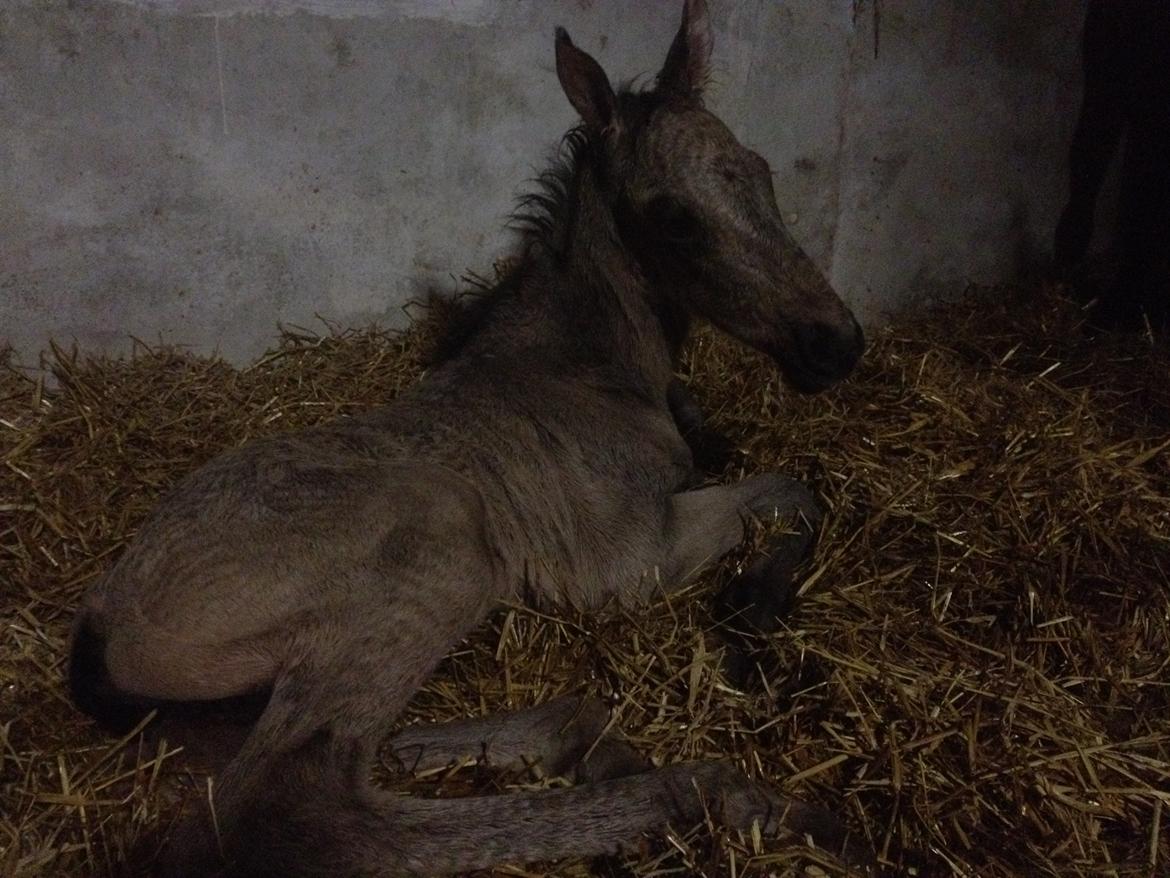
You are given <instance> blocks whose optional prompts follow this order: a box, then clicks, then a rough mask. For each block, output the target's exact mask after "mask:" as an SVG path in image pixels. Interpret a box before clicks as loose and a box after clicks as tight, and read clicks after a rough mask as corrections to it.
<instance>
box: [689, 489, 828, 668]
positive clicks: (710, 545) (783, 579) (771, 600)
mask: <svg viewBox="0 0 1170 878" xmlns="http://www.w3.org/2000/svg"><path fill="white" fill-rule="evenodd" d="M822 516H823V512H822V510H821V507H820V504H819V503H818V502H817V501H816V499H815V498H814V497H813V496H812V494H811V493H810V492H809V491H808V489H807V488H805V487H804V486H803V485H801V484H800V483H799V482H796V481H794V480H792V479H787V478H784V477H783V476H779V475H775V474H771V473H767V474H763V475H759V476H755V477H753V478H749V479H746V480H744V481H742V482H740V483H738V484H735V485H730V486H717V487H712V488H704V489H702V490H698V491H687V492H684V493H681V494H676V495H675V496H674V497H672V498H671V507H670V516H669V521H670V527H669V536H670V538H671V545H670V562H669V564H668V566H667V570H668V571H670V572H671V574H672V575H673V576H674V577H675V579H676V581H680V582H681V581H685V580H686V579H687V578H688V577H689V576H691V575H692V574H693V573H695V572H697V571H699V570H701V569H702V568H703V567H705V566H707V564H709V563H710V562H712V561H714V560H717V559H718V558H720V557H721V556H722V555H723V554H725V553H726V552H728V551H730V550H731V549H732V548H733V547H735V546H736V545H738V544H739V542H740V541H741V540H742V539H743V538H744V537H745V535H746V532H747V528H746V525H747V520H748V519H750V518H756V519H762V520H765V521H766V520H768V519H772V518H780V517H783V518H794V519H795V520H794V521H793V522H792V532H791V533H785V534H780V535H778V536H775V537H773V538H772V539H771V540H770V541H769V543H768V545H767V546H766V547H765V551H764V554H763V555H762V556H761V557H760V558H759V559H757V560H756V561H755V562H754V563H752V564H751V565H750V566H749V567H748V568H747V569H746V570H744V571H743V572H742V573H741V574H739V575H738V576H737V577H736V578H735V579H733V580H732V581H731V582H730V583H729V584H728V585H727V586H726V587H725V588H724V589H723V591H722V592H721V593H720V594H719V595H718V597H717V598H716V601H715V612H716V618H717V619H718V620H719V622H720V623H721V628H722V631H723V633H724V635H725V637H727V639H728V641H729V644H730V646H731V651H730V653H729V655H728V663H727V672H728V675H729V677H730V678H731V679H732V680H733V681H734V682H735V683H736V684H737V685H741V686H742V685H744V684H746V682H747V680H748V678H749V676H750V675H751V673H752V671H753V669H754V668H755V665H756V656H755V652H756V651H757V645H758V642H759V638H760V635H765V634H769V633H772V632H774V631H776V630H778V629H779V627H780V625H781V624H782V622H783V619H784V617H785V616H786V615H787V614H788V612H789V611H790V610H791V607H792V603H793V602H794V600H795V598H796V593H795V588H794V586H793V572H794V571H795V569H796V567H797V566H798V565H799V564H800V562H801V561H803V560H804V558H805V557H807V555H808V553H809V551H810V550H811V548H812V544H813V541H814V539H815V536H816V531H817V529H818V527H819V525H820V522H821V519H822Z"/></svg>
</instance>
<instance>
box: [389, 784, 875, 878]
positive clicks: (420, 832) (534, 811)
mask: <svg viewBox="0 0 1170 878" xmlns="http://www.w3.org/2000/svg"><path fill="white" fill-rule="evenodd" d="M384 807H386V810H385V811H384V812H383V813H384V814H385V815H386V817H387V818H388V820H387V823H388V825H390V826H393V827H395V837H396V840H397V841H398V842H399V843H400V844H401V845H402V850H403V855H404V856H403V859H404V861H405V864H406V865H407V867H408V869H411V870H412V871H411V874H415V872H414V871H413V870H415V869H417V870H418V871H419V872H425V873H427V874H439V873H449V872H456V871H463V870H468V869H480V868H487V867H490V866H493V865H499V864H502V863H508V862H533V861H538V860H555V859H561V858H564V857H589V856H597V855H602V854H609V853H615V852H618V851H621V850H623V849H629V848H632V847H633V846H634V845H635V844H636V843H637V841H638V839H639V837H640V836H641V835H642V834H644V833H658V832H661V831H662V830H663V829H665V828H667V827H668V826H672V825H673V826H675V827H677V828H679V829H689V828H691V827H692V826H694V825H696V824H697V823H699V822H700V821H701V820H703V819H704V817H705V816H706V815H707V814H710V815H711V816H712V817H714V818H715V819H716V820H717V821H719V822H721V823H722V824H724V825H725V826H729V827H731V828H735V829H740V830H749V829H750V828H751V827H752V824H753V823H757V824H758V825H759V827H760V829H761V831H762V832H763V833H766V834H774V833H776V832H778V831H779V830H781V829H787V830H789V831H791V832H795V833H798V834H801V835H808V836H811V837H812V839H813V840H814V841H815V842H816V843H817V844H818V845H820V846H821V847H823V848H825V849H827V850H830V851H832V852H833V853H836V854H840V855H842V856H843V857H844V858H845V859H846V860H847V861H850V862H852V863H854V864H855V865H859V866H862V865H864V864H866V863H867V862H868V861H869V859H870V858H871V855H870V854H869V853H868V852H867V851H866V849H865V848H864V846H862V845H860V844H857V843H856V842H854V841H853V840H852V839H850V838H849V835H848V832H847V831H846V830H845V829H844V828H843V825H842V823H841V822H840V821H839V820H838V819H836V818H835V817H834V816H833V815H832V814H830V813H829V812H827V811H825V810H824V809H821V808H818V807H815V806H810V805H806V804H804V803H802V802H798V801H795V800H792V799H789V798H787V797H785V796H782V795H780V794H779V793H777V792H775V791H774V790H772V789H770V788H769V787H767V786H765V785H763V784H759V783H756V782H754V781H751V780H749V779H748V778H747V777H746V776H745V775H743V774H742V773H740V772H739V771H738V770H736V769H735V768H733V767H732V766H730V765H728V764H726V763H721V762H695V763H684V764H681V765H672V766H670V767H668V768H663V769H659V770H656V771H650V772H647V773H645V774H638V775H634V776H632V777H623V778H618V779H615V780H608V781H602V782H598V783H592V784H585V785H583V786H578V787H573V788H572V789H568V790H546V791H540V792H535V793H513V794H508V795H498V796H483V797H473V798H465V799H453V800H436V799H405V800H401V799H400V800H396V801H395V802H394V803H393V804H389V805H387V806H384ZM436 827H452V829H451V830H450V831H447V832H444V833H441V834H440V833H436V831H435V829H436ZM416 864H418V865H416ZM423 864H425V866H424V867H423V868H420V866H423Z"/></svg>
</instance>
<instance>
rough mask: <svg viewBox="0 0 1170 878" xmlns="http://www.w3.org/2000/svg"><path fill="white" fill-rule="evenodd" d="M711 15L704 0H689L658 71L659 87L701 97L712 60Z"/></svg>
mask: <svg viewBox="0 0 1170 878" xmlns="http://www.w3.org/2000/svg"><path fill="white" fill-rule="evenodd" d="M711 44H712V39H711V19H710V17H709V16H708V15H707V4H706V3H705V2H704V0H686V2H685V3H684V4H683V16H682V24H681V25H680V26H679V29H678V33H677V34H676V35H675V37H674V42H673V43H671V44H670V51H669V52H668V53H667V55H666V63H665V64H663V65H662V70H661V72H660V73H659V74H658V87H659V88H660V89H662V90H663V91H669V92H673V93H674V94H676V95H678V96H679V97H683V98H687V99H694V98H698V97H699V93H700V92H702V90H703V86H704V85H706V83H707V74H708V72H709V69H710V63H711Z"/></svg>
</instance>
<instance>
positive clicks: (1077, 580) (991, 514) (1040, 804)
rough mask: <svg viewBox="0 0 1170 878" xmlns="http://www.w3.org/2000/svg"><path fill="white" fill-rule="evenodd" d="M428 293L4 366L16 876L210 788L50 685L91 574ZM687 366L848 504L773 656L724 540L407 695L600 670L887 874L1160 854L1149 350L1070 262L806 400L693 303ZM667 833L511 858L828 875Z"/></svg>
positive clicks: (376, 399)
mask: <svg viewBox="0 0 1170 878" xmlns="http://www.w3.org/2000/svg"><path fill="white" fill-rule="evenodd" d="M434 322H435V321H434V320H431V321H424V322H423V323H422V324H421V325H420V326H417V327H416V328H415V329H413V330H412V331H410V332H408V333H406V334H403V335H396V334H388V333H382V332H379V331H375V330H369V331H351V332H344V333H333V334H329V333H327V334H325V335H324V336H323V337H316V336H313V335H311V334H309V333H304V332H295V333H292V332H290V333H285V334H284V336H283V338H282V339H281V341H280V344H279V347H278V348H276V349H275V350H274V351H272V352H271V353H270V354H268V355H267V356H266V357H264V358H263V359H261V360H260V361H259V362H257V363H256V364H255V365H253V366H251V367H250V368H247V369H242V370H237V369H234V368H232V367H230V366H228V365H225V364H224V363H222V362H219V361H216V360H214V359H200V358H195V357H192V356H187V355H183V354H181V353H176V352H174V351H167V350H150V349H147V348H145V347H142V348H141V349H139V350H138V351H137V353H136V354H135V355H134V356H133V357H132V358H131V359H128V360H117V361H115V360H108V359H90V358H83V357H80V356H77V355H75V354H72V353H66V352H61V351H58V352H56V354H55V356H54V358H53V362H52V365H53V369H54V371H55V372H56V375H57V378H58V379H59V388H58V389H56V390H54V391H53V392H49V391H47V390H45V389H44V388H43V387H41V386H40V385H37V384H34V383H33V382H30V381H29V380H28V379H27V378H25V377H23V376H22V375H20V374H19V373H17V372H16V371H15V370H13V369H11V368H7V369H4V370H2V372H3V374H2V377H0V457H2V460H3V464H4V465H3V466H2V467H0V522H2V523H0V620H2V622H3V625H2V628H0V705H2V707H3V709H2V711H0V873H2V874H4V875H12V876H32V875H60V874H67V875H71V874H86V873H96V874H132V873H135V872H136V871H138V870H141V869H143V868H144V867H145V865H146V864H148V863H149V861H150V858H151V856H152V853H153V851H154V850H155V849H156V848H157V845H158V844H159V842H160V839H161V836H162V833H163V832H164V831H165V829H166V827H167V826H168V825H169V822H170V820H171V818H172V817H173V815H174V814H175V811H176V805H175V802H176V800H177V799H179V798H180V797H181V795H182V794H183V792H184V790H190V789H191V788H196V789H197V788H198V787H199V784H200V783H203V781H202V780H201V779H200V778H199V776H198V775H195V774H192V772H191V771H190V770H189V767H188V765H187V763H186V761H185V754H184V753H183V752H177V751H176V749H175V748H174V747H173V746H171V745H170V744H168V743H167V742H166V741H158V740H155V739H153V738H150V737H143V736H138V735H130V736H128V737H126V738H124V739H121V740H112V739H110V738H108V737H106V736H104V735H102V734H100V733H99V732H97V731H95V730H94V729H93V728H92V727H91V726H90V724H89V723H88V722H87V721H86V720H85V719H84V718H83V717H81V716H80V715H78V714H77V713H76V712H75V711H74V710H73V709H72V708H71V707H70V705H69V703H68V701H67V697H66V694H65V691H64V688H63V686H62V672H63V667H64V661H65V652H66V638H67V632H68V626H69V621H70V616H71V611H72V608H73V607H74V605H75V604H76V602H77V599H78V595H79V594H80V592H81V591H82V590H83V589H84V588H85V586H86V584H87V583H89V582H90V581H91V580H92V579H93V578H94V577H95V576H96V575H97V574H99V573H100V571H102V570H103V569H104V568H105V567H106V566H108V565H109V563H110V562H111V560H112V559H113V557H114V556H115V555H116V553H117V552H118V551H119V549H120V547H122V546H123V545H124V544H125V542H126V541H127V540H128V539H129V538H130V537H131V536H132V535H133V533H134V529H135V527H136V525H137V524H138V522H139V521H141V519H142V517H143V516H144V514H145V513H146V512H147V511H148V509H149V508H150V506H151V505H152V503H153V502H154V501H155V500H156V498H157V497H158V496H159V494H160V493H161V492H163V491H164V490H165V489H166V488H167V486H168V485H170V484H171V483H173V482H174V481H175V480H176V478H178V477H179V476H180V475H182V474H183V473H185V472H187V471H188V470H190V469H191V468H192V467H193V466H195V465H196V464H198V463H200V462H202V461H204V460H206V459H207V458H208V457H210V456H211V455H213V454H215V453H216V452H217V451H219V450H220V449H223V448H225V447H228V446H232V445H235V444H238V443H241V442H244V441H247V440H248V439H249V438H251V437H254V436H259V435H262V434H265V433H270V432H272V431H275V430H285V429H289V428H293V427H297V426H301V425H306V424H311V423H315V422H318V421H320V420H322V419H325V418H330V417H334V416H337V415H342V414H345V413H346V412H352V411H356V410H360V409H362V408H365V407H368V406H371V405H374V404H378V403H381V402H383V401H385V400H387V399H390V398H391V397H393V396H394V394H395V393H397V392H398V391H399V390H401V389H402V388H403V387H404V386H406V385H408V384H409V383H410V382H412V381H414V380H415V379H416V378H417V377H418V375H419V374H420V372H421V370H422V368H423V366H422V362H423V356H424V352H425V351H426V349H427V346H428V341H429V339H430V337H431V331H432V330H431V326H432V324H433V323H434ZM684 375H685V376H686V377H687V378H688V380H689V381H690V383H691V385H692V387H693V388H694V389H695V390H696V393H697V395H698V396H699V398H700V401H701V402H702V404H703V405H704V407H705V409H706V411H707V412H708V413H709V416H710V419H711V424H712V425H713V426H714V427H715V428H717V429H719V430H721V431H722V432H723V433H725V434H726V435H727V436H728V437H730V439H731V440H732V442H733V444H734V447H735V449H736V451H735V454H734V455H733V457H732V460H731V462H730V463H729V464H728V466H727V471H726V472H725V473H723V474H722V475H721V477H723V478H734V477H738V476H739V475H741V474H742V473H746V472H752V471H756V470H760V469H770V468H778V469H781V470H783V471H785V472H789V473H794V474H798V475H800V476H802V477H804V478H806V479H808V480H809V481H810V482H811V483H812V484H813V485H814V486H815V488H816V490H817V491H819V493H820V494H821V496H822V497H823V498H824V499H825V500H826V501H827V502H828V504H829V505H830V506H831V508H832V513H831V515H830V517H829V520H828V522H827V524H826V527H825V530H824V532H823V535H822V539H821V542H820V546H819V549H818V551H817V554H816V556H815V558H814V559H813V561H812V562H811V563H810V564H809V565H808V567H807V569H806V571H805V574H804V577H803V579H802V587H801V588H802V599H801V601H800V602H799V604H798V606H797V608H796V610H795V612H794V613H793V614H792V616H791V617H790V619H789V622H788V628H787V630H785V631H783V632H781V633H780V634H778V635H776V636H775V637H774V638H772V639H771V641H770V644H769V646H768V653H769V654H768V655H764V656H763V657H762V660H761V668H762V671H761V673H760V674H759V675H758V676H759V678H760V679H759V680H758V681H757V682H756V683H755V684H754V685H753V686H750V687H747V691H740V690H737V689H736V688H734V687H733V686H731V685H730V683H729V682H728V680H727V678H726V677H725V676H724V675H723V674H722V673H721V670H720V667H721V666H720V641H719V639H718V638H716V637H714V636H713V635H712V634H711V633H710V631H709V628H710V617H709V615H708V609H707V601H706V597H708V596H709V595H708V593H709V592H710V590H711V589H712V588H715V587H717V586H718V584H719V583H720V582H722V581H725V580H726V578H727V577H728V576H729V575H730V574H731V572H732V571H733V570H734V567H735V565H736V563H738V562H739V561H740V560H742V557H733V558H731V559H729V560H728V561H727V562H726V563H725V564H724V565H723V566H722V568H721V569H720V570H719V571H717V572H715V573H714V574H712V575H711V576H708V577H707V578H705V579H704V580H703V581H702V582H701V583H700V584H699V585H697V586H696V587H695V588H693V589H691V590H690V591H689V592H688V593H686V594H684V595H678V596H675V597H673V598H671V599H670V600H663V601H661V602H660V603H659V604H658V605H656V606H654V607H652V608H651V609H649V610H648V611H644V612H642V611H640V612H637V613H636V614H629V613H623V612H621V611H619V610H616V609H615V610H613V611H610V612H607V613H602V614H600V615H596V616H592V617H578V616H574V615H571V614H566V615H564V616H562V617H554V616H549V615H538V614H536V613H533V612H530V611H527V610H525V609H524V608H522V607H512V608H505V609H503V610H501V611H500V612H499V613H498V614H497V615H496V616H495V617H494V618H493V619H492V620H491V622H490V623H489V624H488V625H486V626H485V627H484V629H483V630H482V631H481V632H480V633H478V634H477V635H476V636H474V637H473V638H471V639H470V640H469V641H468V642H467V643H465V644H463V645H462V646H461V647H460V648H459V649H458V650H457V651H456V652H455V653H454V654H453V655H452V656H451V657H450V658H449V659H448V660H447V661H446V663H445V664H444V666H443V668H442V670H441V672H440V674H439V675H438V676H437V677H436V678H435V679H434V680H433V681H432V682H431V683H430V684H429V685H428V686H427V687H426V688H425V689H424V690H423V691H422V692H421V693H419V695H418V696H417V698H416V699H415V700H414V702H413V704H412V706H411V709H410V711H409V715H408V716H407V717H404V718H403V721H404V722H405V721H435V720H442V719H447V718H451V717H456V716H465V715H475V714H481V713H484V712H488V711H495V710H499V709H506V708H514V707H521V706H525V705H528V704H532V703H535V702H538V701H542V700H546V699H548V698H550V697H552V696H554V695H556V694H558V693H561V692H565V691H592V692H595V693H600V694H602V695H605V696H607V697H609V698H611V700H612V703H613V704H614V705H615V710H616V720H615V721H616V724H617V726H619V727H620V728H621V729H623V730H624V731H625V732H626V733H627V734H628V735H629V736H630V737H631V738H632V739H633V740H634V742H635V743H636V744H637V745H638V746H639V747H641V748H643V749H644V750H645V751H646V752H647V753H650V754H652V755H653V756H654V758H655V759H656V760H659V761H675V760H682V759H693V758H701V757H710V756H720V755H726V756H730V757H732V758H734V759H736V760H738V761H739V762H740V764H741V765H743V766H744V767H745V768H747V769H748V770H749V771H750V772H752V773H753V774H756V775H759V776H762V777H765V778H768V779H769V780H770V781H771V782H773V783H775V784H777V785H779V786H781V787H783V788H784V789H786V790H788V791H790V792H792V793H793V794H795V795H797V796H800V797H802V798H804V799H806V800H809V801H818V802H822V803H824V804H825V805H827V806H828V807H830V808H831V809H833V810H835V811H836V812H837V813H839V814H841V815H842V816H843V817H844V819H845V820H847V821H848V823H849V824H850V825H851V826H852V827H853V828H854V829H855V830H857V831H858V832H861V833H863V834H864V835H865V836H866V837H867V838H868V840H869V841H870V842H872V844H873V846H874V848H875V849H876V850H877V851H878V852H879V853H880V854H881V856H882V857H883V858H884V860H885V861H886V862H887V863H888V864H890V870H891V871H892V872H895V873H898V874H905V873H917V874H928V873H929V874H942V875H948V874H956V875H978V876H1009V875H1062V876H1070V875H1166V874H1170V823H1168V817H1170V586H1168V573H1170V445H1168V443H1170V390H1168V389H1167V388H1168V384H1170V361H1168V357H1167V353H1166V351H1165V350H1162V349H1159V348H1158V347H1157V346H1154V345H1151V344H1150V343H1148V342H1147V341H1146V340H1142V339H1140V338H1136V337H1132V336H1131V337H1126V338H1103V339H1094V338H1091V337H1090V336H1089V335H1088V334H1087V333H1086V332H1085V331H1084V327H1083V326H1082V324H1081V320H1080V312H1079V311H1078V310H1077V308H1076V307H1075V306H1073V305H1072V304H1070V303H1068V302H1066V301H1064V300H1063V299H1062V298H1061V297H1060V295H1059V294H1058V292H1056V291H1052V290H1039V291H1037V290H1035V289H997V290H991V291H983V292H981V293H979V294H978V295H971V296H968V297H966V298H965V299H963V300H962V301H960V302H958V303H955V304H951V305H946V306H941V307H936V308H934V309H932V310H931V311H929V312H927V313H924V314H922V315H919V316H917V317H909V316H907V317H903V318H901V319H899V320H897V321H896V322H895V323H894V324H893V327H892V328H890V329H888V330H886V331H884V332H881V333H878V334H876V337H874V338H873V339H872V340H871V346H870V349H869V352H868V353H867V355H866V358H865V361H864V364H863V366H862V367H861V368H860V370H859V371H858V373H857V374H856V376H855V377H854V378H853V379H851V380H850V381H849V382H848V383H846V384H845V385H844V386H842V387H841V388H839V389H837V390H834V391H831V392H829V393H826V394H823V395H821V396H817V397H812V398H798V397H795V396H794V395H793V394H791V393H789V392H787V391H785V390H784V389H783V387H782V386H781V385H780V384H779V382H778V380H777V376H776V375H775V373H774V371H773V369H772V368H771V367H770V366H769V364H768V363H767V362H765V361H764V360H763V359H762V358H760V357H757V356H756V355H754V354H751V353H749V352H746V351H745V350H744V349H743V348H741V347H739V346H737V345H735V344H734V343H732V342H729V341H727V340H725V339H722V338H720V337H717V336H715V335H713V334H711V333H708V332H704V333H700V335H699V336H698V337H697V338H696V339H695V340H694V341H693V343H692V344H691V346H690V348H689V351H688V355H687V359H686V362H685V364H684ZM381 773H388V772H381ZM392 780H393V779H392ZM396 782H397V783H399V784H401V783H402V780H401V779H398V780H397V781H396ZM541 782H549V781H548V780H544V781H541V780H540V779H537V778H533V777H526V778H500V777H497V776H492V775H491V774H490V773H487V772H484V771H475V770H469V771H464V772H460V773H456V774H451V775H444V776H441V777H437V778H430V779H418V780H414V781H413V782H411V783H410V784H409V785H410V786H411V787H412V788H413V789H414V790H415V791H416V793H417V794H422V795H454V794H458V793H462V792H466V791H468V790H473V791H490V790H493V789H498V788H501V787H503V786H507V785H514V784H519V783H541ZM676 829H677V832H674V833H672V834H670V835H669V836H667V837H666V838H664V839H656V840H648V841H647V842H646V843H645V844H644V845H643V848H642V854H641V856H639V857H633V858H624V859H616V858H615V859H611V860H605V861H596V862H592V863H575V864H574V863H569V864H556V865H551V866H548V867H547V868H545V869H541V868H537V867H528V868H527V869H526V870H520V869H513V870H506V871H505V872H504V874H515V875H520V874H532V875H543V874H550V875H551V874H556V875H587V874H605V875H668V874H673V875H687V874H708V875H716V874H723V875H750V874H756V875H765V874H770V875H787V874H839V873H840V872H841V867H839V866H838V865H836V864H834V863H833V861H832V860H831V859H827V858H825V857H824V856H823V855H819V854H817V853H816V852H815V851H811V850H810V849H809V848H808V847H807V846H806V845H805V844H804V843H803V842H802V840H800V839H792V838H788V839H778V840H761V839H758V838H753V837H752V836H751V835H750V834H749V835H748V836H747V837H741V836H738V835H734V834H729V833H726V832H723V831H721V830H719V829H717V828H702V827H700V828H699V829H698V831H696V832H690V833H689V834H688V833H687V831H688V830H690V829H692V828H690V827H677V828H676ZM124 857H129V862H130V865H128V866H124V865H120V863H121V861H122V859H123V858H124Z"/></svg>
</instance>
